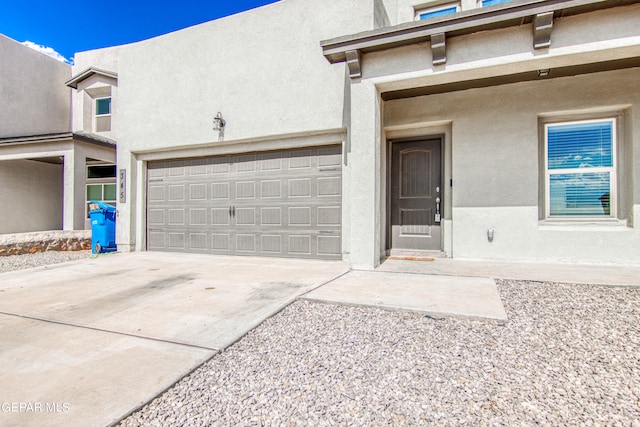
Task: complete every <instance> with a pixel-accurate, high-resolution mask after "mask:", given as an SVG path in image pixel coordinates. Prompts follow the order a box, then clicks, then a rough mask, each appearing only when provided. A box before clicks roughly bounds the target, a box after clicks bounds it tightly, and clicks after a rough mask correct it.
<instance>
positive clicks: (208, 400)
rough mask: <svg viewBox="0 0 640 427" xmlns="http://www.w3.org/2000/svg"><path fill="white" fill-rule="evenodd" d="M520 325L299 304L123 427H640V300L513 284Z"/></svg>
mask: <svg viewBox="0 0 640 427" xmlns="http://www.w3.org/2000/svg"><path fill="white" fill-rule="evenodd" d="M498 286H499V290H500V294H501V296H502V299H503V303H504V305H505V308H506V310H507V314H508V316H509V320H508V321H507V322H496V321H488V320H487V321H483V320H468V319H453V318H434V317H431V316H425V315H420V314H417V313H405V312H391V311H384V310H379V309H375V308H362V307H346V306H338V305H324V304H316V303H310V302H304V301H298V302H295V303H294V304H292V305H290V306H289V307H287V308H286V309H285V310H283V311H282V312H280V313H279V314H278V315H276V316H274V317H272V318H270V319H268V320H267V321H265V322H264V323H263V324H262V325H261V326H259V327H258V328H256V329H255V330H253V331H252V332H251V333H249V334H248V335H247V336H245V337H244V338H243V339H242V340H240V341H239V342H237V343H236V344H234V345H233V346H231V347H229V348H228V349H227V350H226V351H224V352H222V353H220V354H218V355H216V356H214V357H213V358H212V359H211V360H209V361H208V362H207V363H205V364H204V365H202V366H201V367H200V368H198V369H197V370H196V371H194V372H193V373H192V374H191V375H189V376H187V377H185V378H184V379H183V380H181V381H180V382H178V383H177V384H176V385H175V386H174V387H172V388H171V389H169V390H168V391H166V392H165V393H164V394H163V395H161V396H160V397H158V398H156V399H155V400H154V401H152V402H151V403H149V404H148V405H146V406H145V407H143V408H142V409H141V410H140V411H138V412H136V413H134V414H132V415H131V416H130V417H128V418H126V419H124V420H123V421H122V422H121V425H122V426H138V425H151V426H190V425H191V426H202V425H229V426H261V425H273V426H279V425H300V426H309V425H314V426H315V425H317V426H332V425H350V426H351V425H353V426H360V425H412V426H413V425H436V426H459V425H470V426H529V425H562V426H600V425H607V426H633V427H638V426H640V421H638V420H640V404H639V401H640V322H638V320H639V319H640V316H639V315H640V288H614V287H603V286H585V285H574V284H558V283H540V282H525V281H499V282H498Z"/></svg>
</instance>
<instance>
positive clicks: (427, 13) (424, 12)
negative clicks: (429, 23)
mask: <svg viewBox="0 0 640 427" xmlns="http://www.w3.org/2000/svg"><path fill="white" fill-rule="evenodd" d="M459 11H460V3H457V2H456V3H444V4H440V5H438V6H432V7H423V8H418V9H416V15H415V19H416V21H421V20H423V19H429V18H434V17H436V16H442V15H449V14H452V13H456V12H459Z"/></svg>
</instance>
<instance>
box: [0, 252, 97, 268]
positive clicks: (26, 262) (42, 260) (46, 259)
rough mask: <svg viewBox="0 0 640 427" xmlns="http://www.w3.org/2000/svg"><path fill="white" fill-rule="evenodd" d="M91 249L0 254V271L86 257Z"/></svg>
mask: <svg viewBox="0 0 640 427" xmlns="http://www.w3.org/2000/svg"><path fill="white" fill-rule="evenodd" d="M90 255H91V251H78V252H59V251H47V252H36V253H35V254H27V255H9V256H0V273H5V272H7V271H13V270H23V269H25V268H33V267H40V266H43V265H49V264H59V263H61V262H66V261H74V260H77V259H83V258H88V257H89V256H90Z"/></svg>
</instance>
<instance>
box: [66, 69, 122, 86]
mask: <svg viewBox="0 0 640 427" xmlns="http://www.w3.org/2000/svg"><path fill="white" fill-rule="evenodd" d="M95 75H99V76H103V77H109V78H111V79H116V80H117V79H118V73H114V72H113V71H107V70H101V69H100V68H95V67H89V68H87V69H86V70H83V71H81V72H80V73H78V74H76V75H75V76H73V77H71V79H69V80H68V81H66V82H65V84H66V85H67V86H69V87H71V88H73V89H78V84H79V83H80V82H82V81H84V80H86V79H88V78H89V77H92V76H95Z"/></svg>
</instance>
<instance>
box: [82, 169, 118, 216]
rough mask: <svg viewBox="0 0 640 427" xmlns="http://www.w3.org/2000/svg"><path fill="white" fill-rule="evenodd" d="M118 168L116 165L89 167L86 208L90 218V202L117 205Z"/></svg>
mask: <svg viewBox="0 0 640 427" xmlns="http://www.w3.org/2000/svg"><path fill="white" fill-rule="evenodd" d="M116 195H117V185H116V166H115V165H91V166H88V167H87V197H86V201H87V204H86V208H87V218H89V201H91V200H96V201H98V202H105V203H109V204H110V205H114V206H115V204H116Z"/></svg>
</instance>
